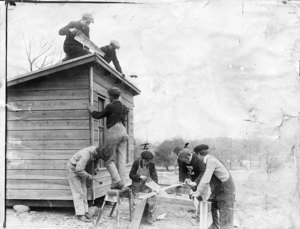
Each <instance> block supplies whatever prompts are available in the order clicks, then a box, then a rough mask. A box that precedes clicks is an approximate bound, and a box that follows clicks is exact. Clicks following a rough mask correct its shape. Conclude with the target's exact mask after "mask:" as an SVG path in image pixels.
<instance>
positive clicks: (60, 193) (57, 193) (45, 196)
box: [6, 189, 73, 200]
mask: <svg viewBox="0 0 300 229" xmlns="http://www.w3.org/2000/svg"><path fill="white" fill-rule="evenodd" d="M6 198H7V199H26V200H31V199H36V200H73V198H72V193H71V190H70V189H69V190H61V189H57V190H34V191H33V190H27V189H23V190H22V191H20V190H9V191H7V193H6Z"/></svg>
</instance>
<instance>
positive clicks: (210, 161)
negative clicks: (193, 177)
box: [197, 159, 216, 195]
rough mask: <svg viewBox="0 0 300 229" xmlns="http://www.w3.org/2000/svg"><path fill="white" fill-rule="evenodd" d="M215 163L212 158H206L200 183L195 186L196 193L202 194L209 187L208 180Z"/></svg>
mask: <svg viewBox="0 0 300 229" xmlns="http://www.w3.org/2000/svg"><path fill="white" fill-rule="evenodd" d="M215 168H216V163H215V161H214V159H208V160H207V163H206V170H205V173H204V175H203V176H202V178H201V180H200V183H199V184H198V187H197V193H198V194H199V195H204V194H206V192H207V189H208V188H209V182H210V180H211V178H212V175H213V173H214V171H215Z"/></svg>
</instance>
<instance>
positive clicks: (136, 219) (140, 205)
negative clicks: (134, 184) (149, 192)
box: [129, 199, 147, 229]
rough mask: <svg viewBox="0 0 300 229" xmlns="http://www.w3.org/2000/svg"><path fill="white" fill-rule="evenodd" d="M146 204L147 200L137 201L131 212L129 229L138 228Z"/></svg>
mask: <svg viewBox="0 0 300 229" xmlns="http://www.w3.org/2000/svg"><path fill="white" fill-rule="evenodd" d="M146 202H147V199H142V200H138V202H137V204H136V206H135V208H134V210H133V217H132V221H131V223H130V225H129V228H130V229H138V228H139V226H140V224H141V220H142V217H143V213H144V210H145V206H146Z"/></svg>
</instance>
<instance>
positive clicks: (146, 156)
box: [141, 150, 153, 160]
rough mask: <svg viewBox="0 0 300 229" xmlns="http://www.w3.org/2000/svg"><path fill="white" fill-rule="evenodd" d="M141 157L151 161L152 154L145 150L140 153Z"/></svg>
mask: <svg viewBox="0 0 300 229" xmlns="http://www.w3.org/2000/svg"><path fill="white" fill-rule="evenodd" d="M141 157H142V159H146V160H152V159H153V154H152V153H151V152H150V151H148V150H145V151H143V152H142V153H141Z"/></svg>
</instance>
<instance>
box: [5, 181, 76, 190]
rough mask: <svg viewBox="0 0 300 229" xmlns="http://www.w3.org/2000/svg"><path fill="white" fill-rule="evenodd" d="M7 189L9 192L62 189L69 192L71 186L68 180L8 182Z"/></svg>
mask: <svg viewBox="0 0 300 229" xmlns="http://www.w3.org/2000/svg"><path fill="white" fill-rule="evenodd" d="M6 189H7V190H8V191H9V190H23V189H27V190H50V189H60V190H69V189H70V184H69V181H68V180H67V179H65V180H62V179H61V180H46V179H41V180H29V179H28V180H7V181H6Z"/></svg>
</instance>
